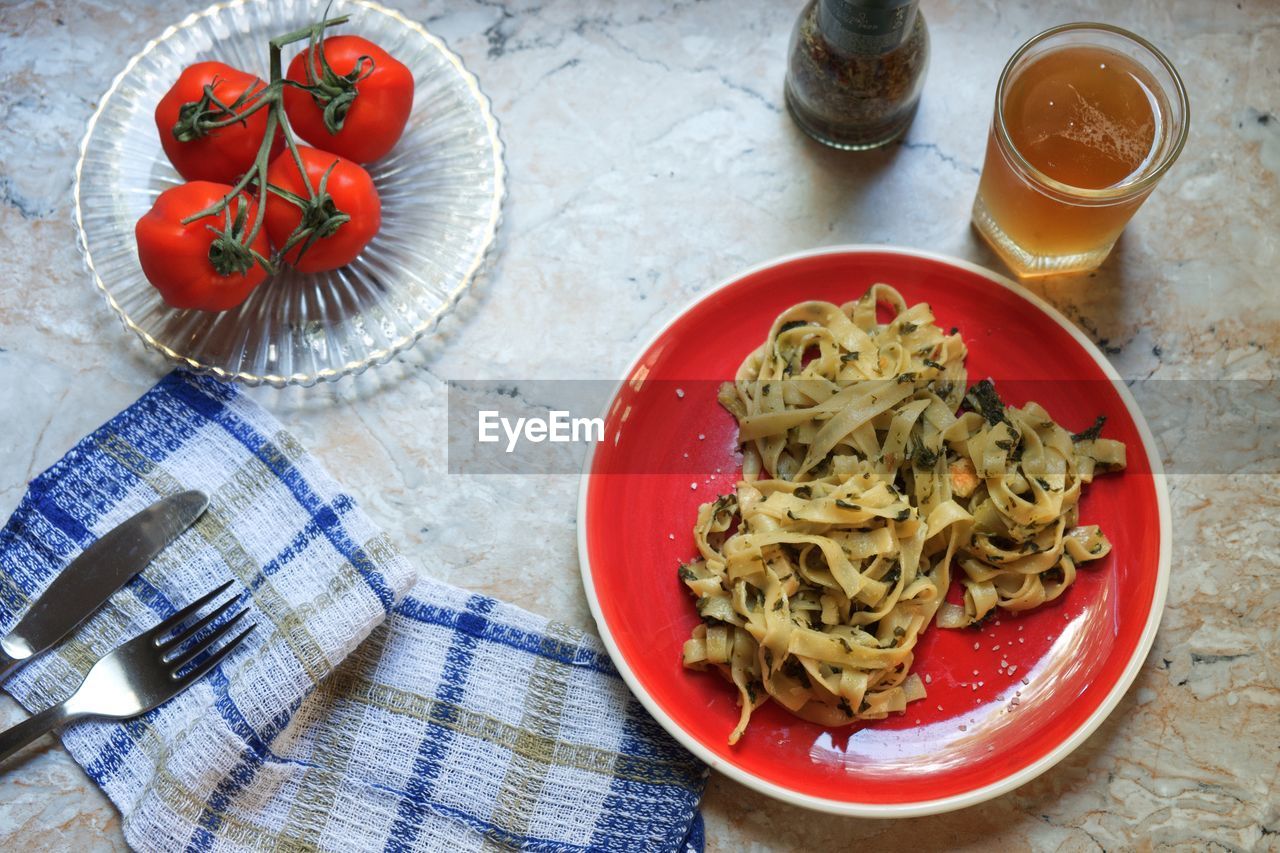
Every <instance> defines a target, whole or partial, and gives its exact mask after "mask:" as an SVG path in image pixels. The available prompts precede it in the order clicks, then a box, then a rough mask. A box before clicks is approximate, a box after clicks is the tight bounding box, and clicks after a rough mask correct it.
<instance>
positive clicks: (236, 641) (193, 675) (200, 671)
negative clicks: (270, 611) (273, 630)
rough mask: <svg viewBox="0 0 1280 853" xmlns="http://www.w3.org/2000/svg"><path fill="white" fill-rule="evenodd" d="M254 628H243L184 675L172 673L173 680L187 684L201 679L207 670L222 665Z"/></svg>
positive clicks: (253, 626)
mask: <svg viewBox="0 0 1280 853" xmlns="http://www.w3.org/2000/svg"><path fill="white" fill-rule="evenodd" d="M256 627H258V626H257V625H250V626H249V627H248V628H245V629H244V630H243V631H241V632H240V633H239V634H236V635H235V636H234V637H232V638H231V639H230V640H228V641H227V644H226V645H225V646H223V647H222V648H220V649H218V650H217V651H216V652H214V653H213V654H211V655H209V657H208V658H207V659H206V660H205V661H204V662H202V663H201V664H199V665H198V666H196V667H195V668H194V669H192V670H191V671H190V672H188V673H187V674H186V675H178V673H177V672H174V673H173V680H174V681H181V682H183V683H187V682H191V681H195V680H196V679H198V678H201V677H202V676H204V674H205V673H207V672H208V671H209V670H211V669H213V668H214V667H215V666H217V665H218V664H220V663H222V659H223V658H225V657H226V656H227V655H229V654H231V651H232V649H234V648H235V647H236V646H238V645H240V643H241V642H243V640H244V638H245V637H247V636H249V635H250V634H252V633H253V629H254V628H256Z"/></svg>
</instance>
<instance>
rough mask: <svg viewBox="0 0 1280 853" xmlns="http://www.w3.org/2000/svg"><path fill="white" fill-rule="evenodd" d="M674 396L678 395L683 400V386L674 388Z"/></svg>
mask: <svg viewBox="0 0 1280 853" xmlns="http://www.w3.org/2000/svg"><path fill="white" fill-rule="evenodd" d="M676 396H677V397H679V398H680V399H681V400H683V399H684V389H683V388H677V389H676Z"/></svg>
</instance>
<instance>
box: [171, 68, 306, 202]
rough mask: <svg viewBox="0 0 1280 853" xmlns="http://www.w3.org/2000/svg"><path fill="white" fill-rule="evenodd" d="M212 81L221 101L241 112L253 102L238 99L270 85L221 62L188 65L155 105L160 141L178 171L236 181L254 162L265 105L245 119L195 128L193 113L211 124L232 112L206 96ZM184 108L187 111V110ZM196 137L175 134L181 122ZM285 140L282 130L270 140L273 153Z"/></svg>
mask: <svg viewBox="0 0 1280 853" xmlns="http://www.w3.org/2000/svg"><path fill="white" fill-rule="evenodd" d="M209 85H212V86H213V95H214V97H215V98H216V99H217V100H218V101H220V102H221V103H222V104H223V105H225V106H227V107H235V108H234V109H233V111H232V112H234V113H236V114H240V113H243V112H245V111H246V109H247V108H248V107H249V106H250V105H249V104H246V103H241V104H240V105H239V106H238V107H236V106H235V105H236V102H237V101H238V100H239V99H241V98H245V97H248V96H252V95H253V94H254V93H255V92H259V91H261V90H262V89H264V88H266V84H265V83H263V82H262V81H261V80H259V79H258V78H257V77H255V76H253V75H252V74H247V73H245V72H244V71H241V70H239V69H238V68H232V67H231V66H230V65H227V64H225V63H222V62H197V63H196V64H194V65H189V66H187V67H186V68H185V69H184V70H183V72H182V74H181V75H179V76H178V81H177V82H176V83H174V84H173V87H172V88H170V89H169V91H168V92H166V93H165V95H164V97H163V98H161V99H160V103H159V104H157V105H156V129H157V130H158V131H159V132H160V144H161V145H162V146H164V153H165V154H167V155H168V157H169V162H170V163H172V164H173V167H174V168H175V169H177V170H178V174H180V175H182V177H184V178H186V179H187V180H188V181H218V182H222V183H233V182H235V181H236V179H238V178H239V177H240V176H241V175H243V174H244V173H245V172H247V171H249V168H250V167H251V166H253V162H254V159H255V158H256V157H257V156H258V149H259V148H260V147H261V146H262V137H263V136H264V135H265V134H266V132H267V113H268V109H267V108H266V107H264V108H262V109H260V110H258V111H257V112H255V113H254V114H253V115H251V116H249V117H248V118H246V119H244V120H243V121H238V122H234V123H232V124H229V125H227V126H226V127H217V128H212V129H203V128H202V127H195V128H194V129H193V128H192V124H193V122H192V117H193V114H196V113H200V115H201V121H200V122H199V124H207V123H209V122H216V121H219V120H224V119H227V118H230V116H231V113H228V112H226V111H225V110H223V109H222V107H219V106H218V105H217V104H214V103H211V102H208V101H206V100H205V91H204V90H205V87H206V86H209ZM184 108H185V112H186V113H187V114H186V115H184V114H183V113H184ZM180 122H181V125H182V127H181V129H182V130H183V132H186V133H194V134H196V135H195V136H194V138H191V139H188V140H187V141H185V142H184V141H181V140H179V139H178V137H177V136H175V135H174V131H175V128H178V127H179V123H180ZM282 146H283V136H282V135H280V134H279V133H278V132H277V134H276V138H275V140H274V141H273V142H272V145H271V153H272V156H274V155H275V154H276V153H278V152H279V150H280V148H281V147H282Z"/></svg>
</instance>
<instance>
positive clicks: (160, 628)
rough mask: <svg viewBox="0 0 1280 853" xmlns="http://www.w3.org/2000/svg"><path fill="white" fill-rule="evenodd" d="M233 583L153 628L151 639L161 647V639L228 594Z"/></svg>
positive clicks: (230, 581) (195, 602) (203, 596)
mask: <svg viewBox="0 0 1280 853" xmlns="http://www.w3.org/2000/svg"><path fill="white" fill-rule="evenodd" d="M233 583H235V581H234V580H229V581H227V582H226V583H224V584H223V585H222V586H220V587H218V588H217V589H215V590H214V591H213V592H210V593H208V594H206V595H202V596H200V597H199V598H197V599H196V600H195V601H193V602H191V603H190V604H188V605H187V606H186V607H184V608H182V609H181V610H179V611H178V612H177V613H175V614H173V615H172V616H170V617H169V618H168V619H166V620H164V621H163V622H161V623H160V624H159V625H157V626H155V627H154V628H152V629H151V638H152V639H153V640H155V642H156V645H160V638H161V637H163V636H164V635H165V634H167V633H169V631H171V630H172V629H174V628H176V627H177V626H178V625H179V624H181V623H182V622H185V621H186V620H187V619H189V618H191V615H192V614H193V613H195V612H196V611H197V610H199V609H200V608H201V607H204V606H205V605H206V604H208V603H209V602H210V601H213V600H214V599H215V598H217V597H218V596H219V595H221V594H222V593H224V592H226V591H227V590H228V589H230V588H231V585H232V584H233Z"/></svg>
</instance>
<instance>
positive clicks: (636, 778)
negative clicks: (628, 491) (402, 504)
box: [0, 373, 706, 853]
mask: <svg viewBox="0 0 1280 853" xmlns="http://www.w3.org/2000/svg"><path fill="white" fill-rule="evenodd" d="M188 488H199V489H203V490H204V491H205V492H207V493H208V494H209V495H210V497H211V499H212V503H211V505H210V507H209V509H208V511H207V512H206V513H205V514H204V516H203V517H202V518H201V519H200V520H199V521H198V522H197V523H196V524H195V525H194V526H193V527H192V528H191V529H190V530H188V531H187V532H186V533H185V534H183V535H182V536H181V537H180V538H179V539H178V540H177V541H176V542H175V543H174V544H173V545H171V546H170V547H169V548H168V549H167V550H165V551H164V552H163V553H162V554H161V555H160V557H159V558H157V559H156V560H155V561H154V562H153V563H152V564H151V566H150V567H149V568H148V569H147V570H146V571H145V572H144V573H143V574H142V575H141V576H139V577H138V578H136V579H135V580H133V581H132V582H130V584H129V585H128V586H127V587H126V588H125V589H124V590H123V591H121V592H120V593H117V594H116V595H115V596H114V597H113V598H112V600H111V601H110V602H109V603H108V604H107V605H106V606H105V607H104V608H103V609H102V610H101V611H99V612H98V613H97V614H96V615H95V616H94V617H93V618H92V619H91V620H90V621H89V622H87V623H86V624H85V625H84V626H83V627H82V628H81V629H80V630H79V631H77V632H76V633H75V634H74V635H73V636H72V638H71V639H69V640H68V641H66V642H65V643H63V644H62V645H61V646H59V647H58V648H57V649H55V650H54V651H52V652H50V653H48V654H46V655H44V656H43V657H41V658H39V659H37V660H36V661H34V662H33V663H31V664H30V665H28V666H27V667H26V668H25V669H23V670H21V671H20V672H19V673H18V674H16V675H15V676H13V677H12V678H10V679H9V681H8V682H7V683H6V685H5V688H6V689H7V690H8V691H9V692H10V693H12V694H13V695H14V696H15V697H16V698H17V699H18V701H19V702H21V703H22V704H23V705H24V706H26V707H27V708H28V709H30V710H36V709H38V708H43V707H46V706H48V705H50V704H52V703H54V702H56V701H59V700H61V699H63V698H64V697H65V696H66V695H67V694H68V693H70V691H71V690H72V689H73V688H74V687H75V686H76V685H77V684H78V683H79V681H80V679H81V678H82V677H83V675H84V673H85V672H86V671H87V670H88V668H89V666H90V665H91V664H92V663H93V661H94V660H95V659H97V658H98V657H99V656H100V655H102V654H103V653H105V652H107V651H109V650H111V649H112V648H114V647H115V646H116V645H117V644H119V643H120V642H121V641H122V640H124V639H127V638H129V637H131V636H133V635H135V634H137V633H139V632H140V631H142V630H143V629H145V628H148V627H150V626H151V625H154V624H155V623H156V622H158V621H160V620H161V619H162V618H164V617H165V616H167V615H169V614H171V613H173V612H174V611H175V610H177V609H178V608H180V607H182V606H183V604H184V603H186V602H188V601H191V600H192V599H194V598H196V597H197V596H199V595H200V594H202V593H204V592H206V591H208V590H210V589H212V588H213V587H215V586H217V585H218V584H219V583H221V582H222V581H224V580H227V579H228V578H234V579H235V580H236V583H237V587H236V589H237V590H238V591H239V592H240V594H241V596H242V598H243V600H245V601H246V602H247V603H248V604H249V605H250V607H251V609H252V610H253V615H252V619H253V621H255V622H257V625H258V629H257V630H256V631H255V632H254V633H253V634H252V635H250V637H249V639H248V640H247V641H246V643H245V644H244V646H242V647H241V649H239V650H237V651H236V652H235V653H234V654H232V655H231V656H230V657H229V658H228V659H227V660H226V661H225V662H224V663H223V664H222V665H221V666H220V667H218V668H217V669H215V670H214V671H213V672H212V673H211V674H210V675H209V676H207V677H206V678H204V679H203V680H202V681H200V682H198V683H197V684H196V685H195V686H194V687H192V688H191V689H189V690H187V691H186V692H184V693H182V694H181V695H180V696H178V697H177V698H176V699H174V700H173V701H171V702H169V703H168V704H166V705H164V706H162V707H160V708H158V709H156V710H155V711H153V712H151V713H150V714H147V715H146V716H144V717H140V718H137V719H134V720H129V721H125V722H122V723H115V722H94V721H89V722H82V723H78V724H74V725H72V726H69V727H68V728H67V729H65V731H64V732H63V734H62V742H63V744H64V745H65V746H66V748H67V749H68V750H69V751H70V752H71V755H72V756H73V757H74V758H75V760H76V761H78V762H79V763H80V765H81V766H83V767H84V769H85V771H86V772H87V773H88V774H89V776H91V777H92V778H93V780H94V781H95V782H97V783H98V784H99V785H100V786H101V787H102V789H103V790H104V791H105V792H106V793H107V796H109V797H110V798H111V800H112V801H113V802H114V803H115V804H116V806H117V807H118V808H119V809H120V812H121V813H122V815H123V818H124V834H125V838H126V840H127V841H128V842H129V844H131V845H132V846H133V847H135V848H137V849H139V850H144V851H151V850H156V851H166V853H167V851H174V850H181V849H187V850H195V851H201V850H243V849H267V848H270V849H273V850H304V849H311V848H315V847H319V848H325V849H331V850H342V851H352V850H388V851H407V850H457V849H461V850H469V849H476V848H481V847H484V848H487V849H520V848H523V849H531V850H546V851H559V850H582V849H600V850H623V849H637V850H641V849H642V850H664V849H665V850H700V849H701V845H702V824H701V819H700V817H699V815H698V811H697V802H698V798H699V796H700V794H701V792H702V787H703V783H704V779H705V772H706V771H705V768H703V767H702V766H701V765H700V764H698V762H696V761H695V760H694V759H693V758H691V757H690V756H689V754H688V753H686V752H685V751H684V750H683V749H681V748H680V747H679V746H678V745H677V744H675V743H674V742H673V741H672V740H670V739H669V738H668V737H667V736H666V734H665V733H664V732H662V731H661V730H660V729H659V728H658V726H657V725H656V724H655V723H654V722H653V720H652V719H651V718H650V717H648V716H647V715H646V714H645V712H644V710H643V709H642V708H641V707H640V706H639V704H638V703H637V702H636V701H635V699H634V698H632V697H631V695H630V694H629V693H628V692H627V689H626V687H625V686H624V685H623V683H622V682H621V681H620V680H619V678H618V676H617V674H616V672H615V670H614V669H613V667H612V666H611V665H610V663H609V660H608V658H607V657H606V656H605V655H604V654H603V652H602V651H601V648H600V645H599V644H598V642H597V641H596V640H595V639H594V638H592V637H590V636H587V635H584V634H582V633H581V632H578V631H575V630H573V629H571V628H568V627H566V626H564V625H558V624H555V623H550V622H547V621H546V620H544V619H541V618H538V617H536V616H533V615H531V614H529V613H526V612H524V611H521V610H519V609H517V608H515V607H511V606H509V605H506V604H502V603H499V602H497V601H494V600H493V599H491V598H486V597H484V596H480V595H471V594H468V593H466V592H464V591H462V590H459V589H455V588H452V587H449V586H445V585H444V584H441V583H438V582H435V581H432V580H430V579H422V580H419V581H418V582H417V584H416V585H414V572H413V570H412V569H411V568H410V567H409V566H408V564H407V563H406V561H405V560H404V558H403V557H401V556H400V554H399V553H398V552H397V551H396V550H395V548H394V547H393V546H392V545H391V543H390V542H389V541H388V540H387V538H386V536H385V535H383V534H382V533H381V532H379V531H378V530H377V529H376V528H374V527H373V525H372V524H371V523H370V522H369V520H368V519H367V518H366V517H365V515H364V513H363V512H361V511H360V509H359V508H358V507H357V506H356V505H355V503H354V502H353V501H352V499H351V498H350V497H349V496H347V495H346V494H344V493H343V492H342V491H341V490H340V489H339V488H338V486H337V484H336V483H334V481H333V480H332V479H331V478H330V477H329V476H328V475H327V474H326V473H325V472H324V471H323V470H322V469H321V468H320V466H319V465H318V464H317V463H316V461H315V460H314V459H312V458H311V457H310V456H309V455H307V453H306V452H305V451H304V450H303V449H302V447H300V446H299V445H298V443H297V441H296V440H295V439H294V438H293V437H292V436H291V435H289V434H288V433H287V432H285V431H284V430H283V429H282V428H281V426H280V424H279V423H278V422H276V421H275V420H274V419H273V418H272V417H271V416H270V415H268V414H267V413H266V412H264V411H263V410H262V409H261V408H259V407H258V406H256V405H254V404H253V403H251V402H249V401H248V400H247V399H245V398H244V397H242V396H240V395H239V394H238V392H237V391H236V389H235V388H233V387H231V386H227V385H222V384H219V383H217V382H214V381H212V380H209V379H204V378H197V377H193V376H191V375H189V374H184V373H174V374H170V375H169V376H168V377H166V378H165V379H164V380H162V381H161V382H160V383H159V384H158V385H157V386H156V387H155V388H153V389H152V390H151V391H149V392H148V393H147V394H146V395H145V396H143V397H142V398H141V399H140V400H138V402H136V403H134V404H133V405H132V406H130V407H129V408H128V409H126V410H125V411H124V412H123V413H121V414H120V415H118V416H117V417H116V418H114V419H113V420H112V421H111V422H110V423H108V424H106V425H105V426H104V427H102V428H101V429H99V430H98V431H97V432H95V433H94V434H93V435H91V436H89V437H88V438H86V439H85V440H84V441H82V442H81V443H80V444H79V445H78V446H77V447H76V448H75V449H73V450H72V451H71V452H70V453H68V454H67V455H66V457H64V458H63V459H62V460H61V461H60V462H58V463H57V464H56V465H54V466H53V467H52V468H50V469H49V470H48V471H46V472H45V473H44V474H42V475H40V477H38V478H37V479H36V480H35V481H34V482H32V483H31V486H30V489H29V490H28V492H27V494H26V496H25V497H24V498H23V500H22V503H21V505H20V506H19V507H18V509H17V511H16V512H15V513H14V514H13V517H12V518H10V520H9V522H8V524H7V525H6V526H5V528H4V530H3V531H0V626H3V628H4V629H5V630H8V628H9V627H11V626H12V625H13V624H14V622H16V621H17V618H18V617H19V616H20V615H21V613H22V612H23V610H24V609H25V606H26V604H27V602H28V601H29V600H30V599H31V598H32V597H33V596H34V595H35V594H36V593H37V592H39V591H40V590H41V589H43V588H44V586H45V585H46V584H47V583H48V582H49V581H50V580H51V579H52V578H53V576H54V575H55V574H56V573H57V572H58V571H60V570H61V569H62V568H63V567H64V566H65V565H66V564H67V563H68V562H69V561H70V560H71V558H72V557H74V556H75V555H76V554H77V553H79V552H80V551H81V550H82V549H83V548H84V547H85V546H87V545H88V544H90V543H91V542H93V541H94V540H95V539H96V538H97V537H98V536H100V535H102V534H103V533H104V532H106V531H107V530H109V529H110V528H111V527H113V526H114V525H116V524H118V523H119V522H121V521H123V520H124V519H126V518H128V517H129V516H130V515H132V514H133V513H135V512H137V511H138V510H140V509H142V508H143V507H144V506H146V505H148V504H150V503H151V502H153V501H155V500H157V499H158V498H159V497H160V496H163V495H167V494H172V493H174V492H177V491H180V490H182V489H188ZM406 592H407V593H408V594H406ZM11 772H19V773H20V772H22V771H21V768H17V769H16V770H11Z"/></svg>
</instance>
